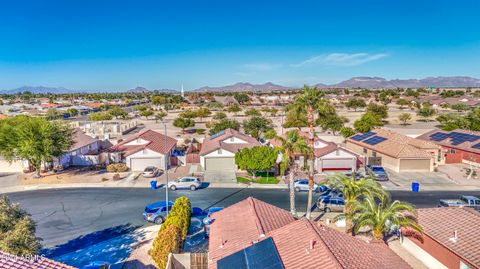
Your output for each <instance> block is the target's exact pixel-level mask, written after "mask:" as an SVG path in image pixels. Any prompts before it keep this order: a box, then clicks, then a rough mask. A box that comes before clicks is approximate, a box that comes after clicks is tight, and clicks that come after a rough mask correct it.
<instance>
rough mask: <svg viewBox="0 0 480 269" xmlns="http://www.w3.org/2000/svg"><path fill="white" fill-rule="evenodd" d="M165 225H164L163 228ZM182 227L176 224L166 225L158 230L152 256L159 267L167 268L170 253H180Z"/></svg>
mask: <svg viewBox="0 0 480 269" xmlns="http://www.w3.org/2000/svg"><path fill="white" fill-rule="evenodd" d="M163 227H164V225H162V228H163ZM180 243H181V236H180V229H179V228H177V226H175V225H169V226H166V228H164V229H161V230H160V231H159V232H158V235H157V237H156V238H155V240H153V245H152V249H151V250H150V256H151V257H152V259H153V261H154V262H155V264H156V265H157V268H162V269H163V268H166V266H167V262H168V254H169V253H178V252H179V251H180Z"/></svg>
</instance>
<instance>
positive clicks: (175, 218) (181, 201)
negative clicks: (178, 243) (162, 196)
mask: <svg viewBox="0 0 480 269" xmlns="http://www.w3.org/2000/svg"><path fill="white" fill-rule="evenodd" d="M191 214H192V206H191V205H190V199H188V198H187V197H185V196H182V197H179V198H178V199H177V200H175V204H173V206H172V209H171V211H170V212H169V214H168V217H167V219H166V220H165V222H164V223H163V225H162V229H163V228H164V227H166V226H169V225H175V226H177V227H178V228H179V229H180V231H181V237H182V240H185V238H186V237H187V233H188V227H189V226H190V217H191Z"/></svg>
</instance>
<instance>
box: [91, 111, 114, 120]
mask: <svg viewBox="0 0 480 269" xmlns="http://www.w3.org/2000/svg"><path fill="white" fill-rule="evenodd" d="M112 118H113V116H112V115H111V114H110V113H106V112H95V113H90V114H88V119H89V120H91V121H104V120H111V119H112Z"/></svg>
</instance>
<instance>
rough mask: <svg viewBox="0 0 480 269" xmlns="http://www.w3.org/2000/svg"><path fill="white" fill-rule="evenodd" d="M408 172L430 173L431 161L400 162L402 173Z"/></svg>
mask: <svg viewBox="0 0 480 269" xmlns="http://www.w3.org/2000/svg"><path fill="white" fill-rule="evenodd" d="M402 171H403V172H406V171H425V172H429V171H430V160H428V159H427V160H425V159H423V160H407V159H401V160H400V172H402Z"/></svg>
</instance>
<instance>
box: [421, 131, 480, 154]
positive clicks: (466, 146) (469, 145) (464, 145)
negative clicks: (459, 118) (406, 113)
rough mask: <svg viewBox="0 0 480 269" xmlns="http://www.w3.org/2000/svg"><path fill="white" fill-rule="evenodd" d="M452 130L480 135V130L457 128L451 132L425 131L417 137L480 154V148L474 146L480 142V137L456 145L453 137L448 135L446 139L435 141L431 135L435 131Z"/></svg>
mask: <svg viewBox="0 0 480 269" xmlns="http://www.w3.org/2000/svg"><path fill="white" fill-rule="evenodd" d="M452 132H457V133H462V134H469V135H477V136H479V137H480V132H475V131H469V130H462V129H456V130H453V131H451V132H446V131H442V130H433V131H430V132H428V133H425V134H422V135H421V136H419V137H417V138H418V139H420V140H425V141H429V142H431V143H435V144H437V145H441V146H446V147H449V148H455V149H461V150H466V151H470V152H475V153H479V154H480V148H478V149H477V148H473V147H472V146H474V145H476V144H479V143H480V138H479V139H477V140H475V141H465V142H463V143H460V144H458V145H454V144H452V142H453V141H452V138H451V137H448V138H446V139H443V140H441V141H434V140H432V138H431V135H433V134H435V133H442V134H450V133H452Z"/></svg>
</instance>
